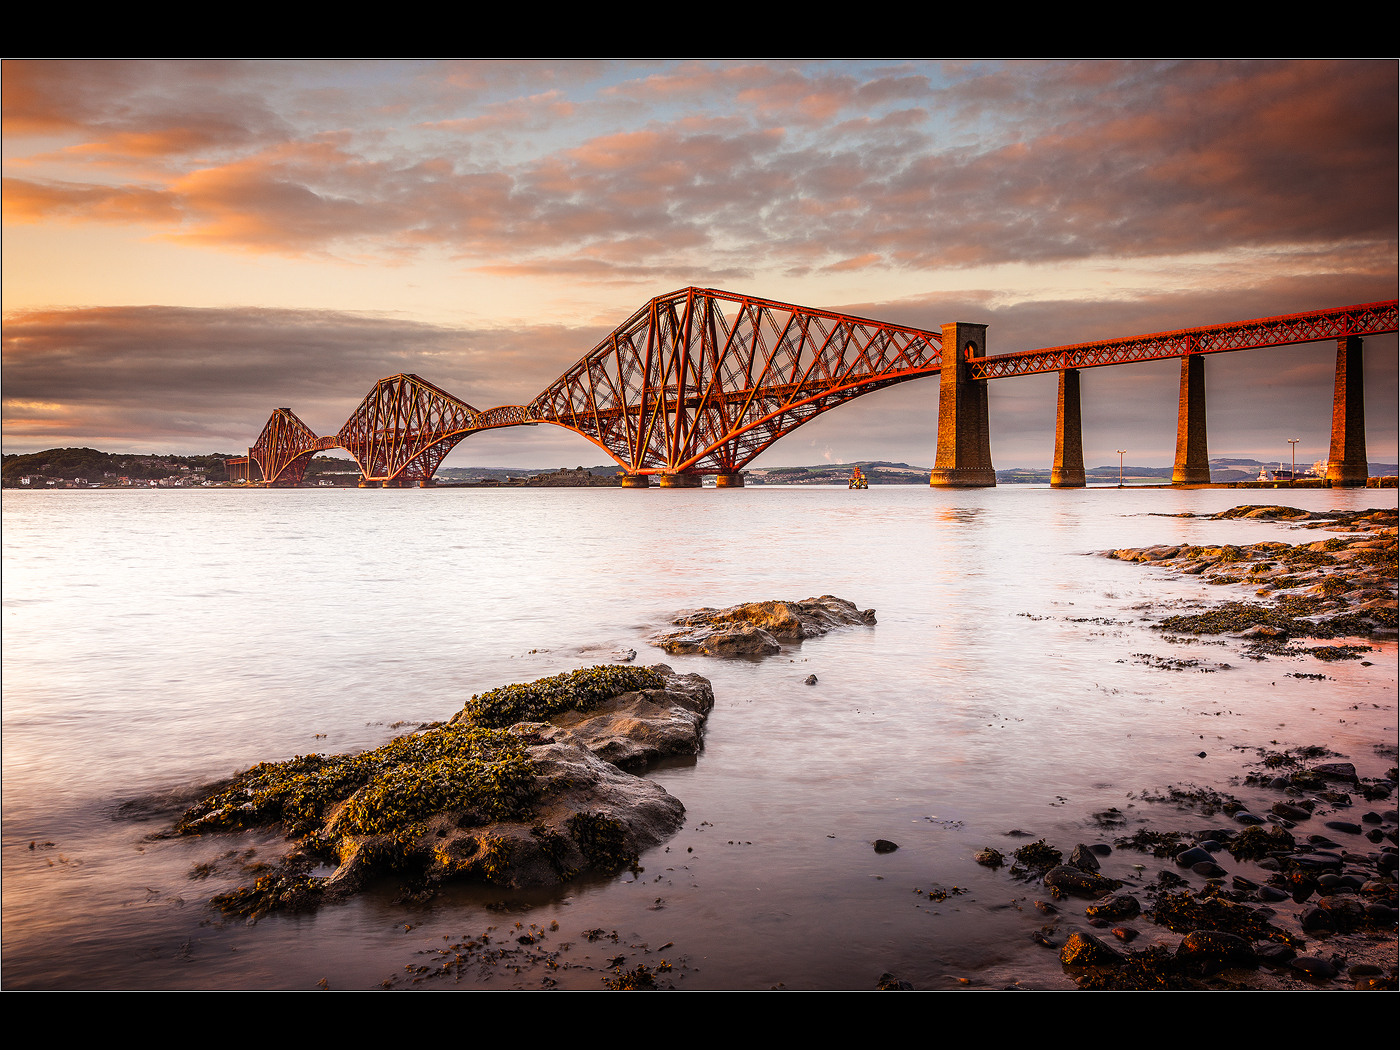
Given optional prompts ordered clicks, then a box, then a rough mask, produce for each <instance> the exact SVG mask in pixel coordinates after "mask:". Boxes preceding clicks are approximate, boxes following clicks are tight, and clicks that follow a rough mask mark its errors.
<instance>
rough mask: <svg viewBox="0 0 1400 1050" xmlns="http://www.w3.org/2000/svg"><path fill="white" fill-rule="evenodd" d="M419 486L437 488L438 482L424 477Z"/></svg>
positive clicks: (421, 487)
mask: <svg viewBox="0 0 1400 1050" xmlns="http://www.w3.org/2000/svg"><path fill="white" fill-rule="evenodd" d="M418 487H419V488H420V489H435V488H437V482H436V481H434V480H433V479H432V478H424V479H423V480H422V481H420V482H418Z"/></svg>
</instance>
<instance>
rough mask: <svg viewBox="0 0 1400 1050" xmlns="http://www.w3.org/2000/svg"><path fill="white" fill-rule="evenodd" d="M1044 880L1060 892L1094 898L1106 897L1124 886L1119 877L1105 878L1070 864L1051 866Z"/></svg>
mask: <svg viewBox="0 0 1400 1050" xmlns="http://www.w3.org/2000/svg"><path fill="white" fill-rule="evenodd" d="M1044 881H1045V885H1047V886H1049V887H1051V888H1052V889H1055V890H1058V891H1059V892H1060V893H1064V894H1069V895H1072V896H1075V897H1089V898H1093V899H1098V898H1100V897H1106V896H1108V895H1109V894H1110V893H1112V892H1113V891H1114V890H1116V889H1121V888H1122V886H1123V884H1122V883H1121V882H1119V881H1118V880H1117V879H1109V878H1105V877H1104V876H1102V875H1099V874H1097V873H1096V872H1092V871H1080V870H1079V869H1078V868H1074V867H1071V866H1070V865H1068V864H1061V865H1060V866H1059V867H1056V868H1051V869H1050V870H1049V871H1048V872H1046V873H1045V880H1044Z"/></svg>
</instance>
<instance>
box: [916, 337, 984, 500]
mask: <svg viewBox="0 0 1400 1050" xmlns="http://www.w3.org/2000/svg"><path fill="white" fill-rule="evenodd" d="M986 355H987V326H986V325H984V324H968V323H967V322H965V321H956V322H952V323H950V324H945V325H944V326H943V368H942V371H941V375H940V377H939V389H938V454H937V458H936V459H935V460H934V464H933V471H932V472H931V473H930V474H929V477H928V483H929V485H931V486H932V487H934V488H952V489H973V488H994V487H995V486H996V483H997V474H996V471H995V470H993V469H992V443H991V432H990V431H989V429H988V426H987V381H986V380H985V379H969V378H968V377H967V362H968V358H969V357H985V356H986Z"/></svg>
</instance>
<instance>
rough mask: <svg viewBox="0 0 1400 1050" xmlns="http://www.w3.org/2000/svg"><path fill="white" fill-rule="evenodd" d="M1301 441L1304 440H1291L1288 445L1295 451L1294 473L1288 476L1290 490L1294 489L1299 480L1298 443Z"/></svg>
mask: <svg viewBox="0 0 1400 1050" xmlns="http://www.w3.org/2000/svg"><path fill="white" fill-rule="evenodd" d="M1301 440H1302V438H1289V439H1288V444H1289V445H1290V446H1291V448H1292V450H1293V470H1292V472H1291V473H1290V474H1289V475H1288V487H1289V488H1292V487H1293V485H1294V484H1295V483H1296V482H1297V480H1298V442H1299V441H1301Z"/></svg>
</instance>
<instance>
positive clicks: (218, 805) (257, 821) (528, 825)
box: [175, 664, 714, 915]
mask: <svg viewBox="0 0 1400 1050" xmlns="http://www.w3.org/2000/svg"><path fill="white" fill-rule="evenodd" d="M637 686H642V688H636V687H637ZM629 687H631V691H626V692H624V691H623V690H628V689H629ZM713 705H714V694H713V691H712V690H711V688H710V683H709V682H708V681H707V680H706V679H704V678H702V677H700V676H699V675H677V674H675V673H674V672H672V670H671V668H669V667H667V666H666V665H664V664H659V665H657V666H656V667H653V668H645V669H644V668H630V667H629V668H622V667H594V668H585V669H580V670H579V671H574V672H568V673H566V674H563V675H558V676H555V677H553V678H548V679H540V680H539V681H537V682H533V683H529V684H523V683H522V684H517V685H512V686H506V687H502V688H501V689H498V690H492V691H490V692H488V693H486V694H482V695H480V696H473V697H472V698H471V700H469V701H468V702H467V705H466V706H465V707H464V708H463V710H462V711H461V712H459V713H458V715H457V716H456V717H454V718H453V719H452V720H451V721H449V722H446V723H435V724H433V725H431V726H426V727H423V728H421V729H420V730H419V731H416V732H414V733H410V734H408V735H406V736H403V737H399V738H396V739H395V740H392V741H390V742H389V743H388V744H385V745H384V746H383V747H381V748H378V749H375V750H373V751H366V752H361V753H359V754H355V755H308V756H298V757H297V758H295V759H293V760H291V761H289V762H280V763H264V764H261V765H258V766H255V767H253V768H252V769H250V770H249V771H247V772H246V773H244V774H240V777H239V778H236V779H235V781H234V782H233V783H232V784H231V785H230V786H229V787H228V789H226V790H224V791H221V792H219V793H217V794H215V795H213V796H210V797H209V798H208V799H206V800H204V801H203V802H201V803H200V804H198V805H197V806H195V807H194V808H192V809H191V810H190V811H189V812H187V813H186V814H185V816H184V817H183V818H182V819H181V821H180V822H179V823H178V824H177V825H176V829H175V830H176V831H177V832H178V833H182V834H183V833H191V832H193V833H206V832H210V831H218V830H236V829H239V828H244V827H255V826H261V825H268V824H282V825H283V826H284V827H285V828H286V829H287V831H288V832H289V835H288V838H290V839H301V840H302V842H301V844H300V845H297V846H294V847H293V848H292V851H291V852H290V853H289V854H288V855H287V857H286V858H285V860H284V863H283V865H282V867H281V868H279V869H277V870H276V871H274V872H273V873H272V874H271V875H269V876H265V877H264V878H260V879H259V880H258V884H257V885H255V886H253V887H251V888H248V887H240V888H239V889H238V890H235V891H232V892H231V893H229V894H222V895H220V896H219V897H216V898H215V899H214V903H216V904H217V905H218V906H220V907H222V908H224V909H225V910H226V911H232V912H236V913H237V914H249V915H257V914H261V913H262V912H264V911H268V910H271V909H273V908H293V909H295V908H301V907H313V906H315V904H318V903H322V902H325V901H329V900H335V899H339V898H343V897H346V896H348V895H349V894H351V893H353V892H355V891H356V890H357V889H359V887H360V886H361V885H362V884H363V883H364V881H365V880H366V879H367V878H368V877H369V876H370V875H372V874H375V873H377V872H381V871H384V870H388V869H396V868H397V869H406V870H408V871H411V872H413V876H412V878H413V879H414V881H415V882H416V883H417V885H418V888H419V890H431V889H432V888H433V887H434V886H435V885H436V884H437V883H439V882H441V881H443V880H445V879H448V878H474V879H484V880H487V881H490V882H493V883H495V884H497V885H501V886H509V887H524V886H538V885H552V884H555V883H558V882H560V881H566V880H568V879H570V878H572V877H574V876H575V875H577V874H578V873H579V872H580V871H583V870H588V869H592V870H594V871H598V872H607V873H612V872H616V871H618V870H620V869H623V868H627V867H633V868H635V866H636V864H637V858H638V856H639V854H640V853H641V852H642V851H643V850H645V849H649V848H650V847H652V846H654V845H657V844H659V843H661V842H662V841H664V840H665V839H666V838H668V837H670V836H671V835H672V834H674V833H675V832H676V831H677V830H679V828H680V826H681V824H682V823H683V821H684V818H685V807H684V806H683V805H682V804H681V803H680V801H679V800H678V799H676V798H674V797H673V796H671V795H669V794H668V793H667V792H666V791H665V789H663V788H662V787H660V786H659V785H657V784H656V783H654V782H652V781H648V780H643V779H640V778H638V777H635V776H631V775H630V774H628V773H625V772H623V771H622V770H621V769H619V768H618V765H617V764H615V763H621V764H629V763H632V762H643V761H649V760H651V759H653V758H657V757H663V756H665V755H670V754H693V753H694V752H695V750H696V749H697V748H698V747H699V743H700V731H701V727H702V726H703V724H704V721H705V717H706V715H708V713H709V711H710V709H711V708H712V707H713ZM579 708H582V710H580V709H579ZM522 713H529V714H533V715H535V716H536V717H542V716H546V715H547V716H548V721H513V722H512V720H514V719H518V718H519V717H520V716H521V714H522ZM259 792H261V794H259ZM294 793H295V794H294ZM250 797H259V798H262V797H266V798H269V799H273V800H277V799H280V798H284V797H297V798H298V807H299V808H297V809H292V808H290V807H284V806H282V805H280V804H279V805H277V806H276V807H272V806H271V805H267V804H265V805H264V808H263V809H261V810H258V809H255V808H254V807H252V806H249V805H246V804H243V803H244V800H245V799H247V798H250ZM328 851H329V852H333V853H334V854H335V855H336V856H338V858H339V860H340V864H339V867H337V869H336V870H335V872H334V873H333V874H332V875H331V876H330V877H329V878H324V879H323V878H317V877H313V876H311V875H309V873H308V872H309V867H310V865H309V863H308V860H307V858H308V857H309V856H310V854H312V853H314V854H317V855H322V854H325V853H326V852H328Z"/></svg>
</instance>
